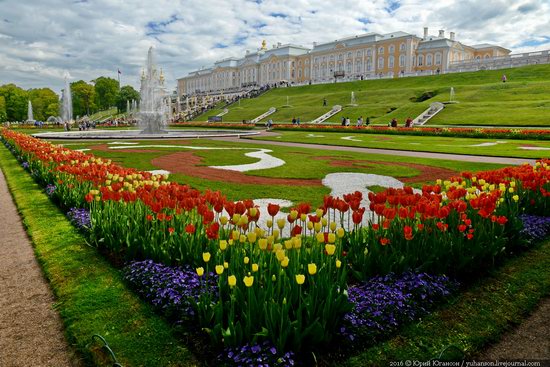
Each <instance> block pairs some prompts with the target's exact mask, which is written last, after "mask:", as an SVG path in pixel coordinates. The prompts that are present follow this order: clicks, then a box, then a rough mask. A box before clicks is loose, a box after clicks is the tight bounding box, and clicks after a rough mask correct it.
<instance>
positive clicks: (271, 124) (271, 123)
mask: <svg viewBox="0 0 550 367" xmlns="http://www.w3.org/2000/svg"><path fill="white" fill-rule="evenodd" d="M266 126H267V130H271V127H272V126H273V120H272V119H269V120H267V123H266Z"/></svg>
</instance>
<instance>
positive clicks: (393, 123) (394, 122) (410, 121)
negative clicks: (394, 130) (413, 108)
mask: <svg viewBox="0 0 550 367" xmlns="http://www.w3.org/2000/svg"><path fill="white" fill-rule="evenodd" d="M397 125H398V123H397V119H396V118H395V117H394V118H393V119H392V120H391V121H390V122H389V123H388V127H397ZM412 126H413V119H412V118H411V117H410V116H409V117H407V119H406V120H405V127H412Z"/></svg>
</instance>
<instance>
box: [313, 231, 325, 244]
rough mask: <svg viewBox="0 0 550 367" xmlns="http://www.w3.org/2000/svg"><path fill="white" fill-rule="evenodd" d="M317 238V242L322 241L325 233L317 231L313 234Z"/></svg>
mask: <svg viewBox="0 0 550 367" xmlns="http://www.w3.org/2000/svg"><path fill="white" fill-rule="evenodd" d="M315 237H316V238H317V242H319V243H324V242H325V234H324V233H322V232H319V233H317V235H316V236H315Z"/></svg>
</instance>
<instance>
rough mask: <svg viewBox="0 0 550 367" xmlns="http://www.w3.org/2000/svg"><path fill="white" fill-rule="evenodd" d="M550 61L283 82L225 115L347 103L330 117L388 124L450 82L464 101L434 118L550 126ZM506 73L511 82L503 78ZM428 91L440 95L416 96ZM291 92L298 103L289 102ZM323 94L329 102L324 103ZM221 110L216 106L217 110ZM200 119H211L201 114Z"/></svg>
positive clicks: (288, 116) (421, 106)
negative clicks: (417, 74) (427, 73)
mask: <svg viewBox="0 0 550 367" xmlns="http://www.w3.org/2000/svg"><path fill="white" fill-rule="evenodd" d="M549 73H550V65H533V66H525V67H521V68H513V69H504V70H487V71H477V72H469V73H456V74H445V75H437V76H426V77H411V78H399V79H383V80H366V81H356V82H348V83H337V84H320V85H311V86H302V87H291V88H277V89H273V90H271V91H269V92H267V93H265V94H264V95H262V96H260V97H258V98H253V99H246V100H242V101H241V104H240V106H239V105H232V106H230V107H229V113H228V114H226V115H225V116H224V117H223V119H224V121H228V122H240V121H242V120H243V119H247V120H249V119H253V118H255V117H257V116H259V115H261V114H262V113H264V112H266V111H267V110H268V109H269V108H270V107H276V108H277V109H278V110H277V112H276V113H274V114H273V115H271V116H270V117H269V118H271V119H273V121H275V122H277V123H279V122H286V123H288V122H290V121H291V120H292V118H293V117H300V118H301V120H302V122H305V121H310V120H312V119H314V118H317V117H319V116H321V115H322V114H324V113H326V112H328V111H329V110H330V109H331V108H332V106H334V105H341V106H343V107H344V109H343V111H342V112H341V113H339V114H337V115H335V116H334V117H332V118H331V119H330V122H334V123H339V122H340V120H341V119H342V117H349V118H350V119H351V120H352V121H353V123H355V121H356V120H357V117H359V116H363V118H366V117H370V118H371V122H372V123H375V124H383V125H386V124H387V123H388V122H389V121H390V120H391V119H392V118H397V119H398V120H399V122H401V123H402V122H403V121H404V120H405V119H406V118H407V117H408V116H411V117H412V118H414V117H416V116H418V115H419V114H420V113H421V112H422V111H424V110H425V109H426V108H427V107H428V106H429V105H430V103H433V102H446V101H448V100H449V93H450V88H451V87H453V88H454V90H455V100H456V101H459V103H458V104H453V105H449V106H447V108H445V109H444V110H443V111H442V112H441V113H439V114H438V115H437V116H435V117H434V118H433V119H432V120H430V122H429V125H431V124H452V125H456V124H459V125H495V126H503V125H508V126H549V125H550V122H549V121H550V80H548V78H547V77H546V76H547V75H549ZM502 74H506V75H507V76H508V80H509V81H508V82H507V83H502V82H500V77H501V76H502ZM352 91H353V92H354V93H355V97H356V103H357V105H358V106H357V107H346V105H348V104H350V99H351V92H352ZM425 92H432V93H433V94H435V96H434V97H432V98H430V99H428V100H425V101H423V102H415V101H413V99H416V98H418V97H419V96H421V95H422V94H423V93H425ZM287 96H288V98H289V103H290V105H291V106H292V107H290V108H285V107H283V106H284V105H286V104H287ZM323 98H326V99H327V101H328V106H326V107H323V105H322V103H323ZM219 112H221V109H219V110H212V111H210V114H209V115H216V114H217V113H219ZM197 120H200V121H202V120H205V117H204V116H200V117H198V118H197Z"/></svg>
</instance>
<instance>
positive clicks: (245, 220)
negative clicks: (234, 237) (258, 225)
mask: <svg viewBox="0 0 550 367" xmlns="http://www.w3.org/2000/svg"><path fill="white" fill-rule="evenodd" d="M247 224H248V217H247V216H246V215H243V216H242V217H241V219H239V222H238V223H237V225H239V226H245V225H247Z"/></svg>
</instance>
